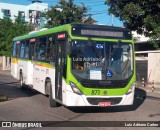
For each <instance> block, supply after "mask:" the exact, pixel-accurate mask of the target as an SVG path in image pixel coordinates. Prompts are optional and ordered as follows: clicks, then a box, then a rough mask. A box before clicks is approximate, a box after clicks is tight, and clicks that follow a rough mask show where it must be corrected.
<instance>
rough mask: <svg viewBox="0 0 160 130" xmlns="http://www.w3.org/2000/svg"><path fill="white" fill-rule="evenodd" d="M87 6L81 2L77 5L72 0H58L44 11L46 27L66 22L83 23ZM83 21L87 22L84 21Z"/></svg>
mask: <svg viewBox="0 0 160 130" xmlns="http://www.w3.org/2000/svg"><path fill="white" fill-rule="evenodd" d="M87 10H88V9H87V7H85V6H84V4H82V6H78V5H76V4H74V0H69V1H68V2H67V1H65V0H60V1H59V4H58V5H56V6H52V7H51V9H49V10H48V11H47V12H46V19H47V20H48V23H47V27H54V26H58V25H63V24H68V23H84V21H85V20H84V19H88V18H87ZM88 21H89V23H93V22H94V21H95V20H92V22H91V16H90V17H89V20H88ZM85 23H88V22H87V21H85Z"/></svg>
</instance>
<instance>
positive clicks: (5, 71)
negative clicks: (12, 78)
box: [0, 70, 11, 75]
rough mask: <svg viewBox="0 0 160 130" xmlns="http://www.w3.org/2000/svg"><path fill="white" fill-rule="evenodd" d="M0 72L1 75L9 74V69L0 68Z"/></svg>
mask: <svg viewBox="0 0 160 130" xmlns="http://www.w3.org/2000/svg"><path fill="white" fill-rule="evenodd" d="M0 74H2V75H11V70H0Z"/></svg>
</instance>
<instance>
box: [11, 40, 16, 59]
mask: <svg viewBox="0 0 160 130" xmlns="http://www.w3.org/2000/svg"><path fill="white" fill-rule="evenodd" d="M12 48H13V51H12V56H13V57H16V42H13V47H12Z"/></svg>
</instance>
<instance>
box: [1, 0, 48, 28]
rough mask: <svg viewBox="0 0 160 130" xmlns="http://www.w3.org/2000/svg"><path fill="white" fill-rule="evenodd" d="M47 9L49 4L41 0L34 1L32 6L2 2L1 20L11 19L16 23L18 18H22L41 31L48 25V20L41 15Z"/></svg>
mask: <svg viewBox="0 0 160 130" xmlns="http://www.w3.org/2000/svg"><path fill="white" fill-rule="evenodd" d="M47 9H48V4H47V3H42V2H41V1H40V0H33V1H32V4H30V5H17V4H9V3H2V2H0V18H1V19H3V18H10V19H11V20H13V21H14V20H15V19H16V17H17V16H20V17H21V19H22V20H24V21H26V22H29V23H31V24H32V25H33V27H34V28H37V29H41V28H42V27H43V25H44V24H45V23H46V19H45V18H44V17H43V16H42V15H41V14H42V12H45V11H46V10H47Z"/></svg>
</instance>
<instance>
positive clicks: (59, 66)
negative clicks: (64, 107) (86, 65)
mask: <svg viewBox="0 0 160 130" xmlns="http://www.w3.org/2000/svg"><path fill="white" fill-rule="evenodd" d="M65 36H66V34H65V33H63V34H58V35H57V43H56V48H57V49H56V50H57V51H56V73H55V98H56V99H58V100H62V86H63V82H62V77H65V76H64V75H66V74H65V72H66V65H65V42H66V41H65ZM64 70H65V71H64Z"/></svg>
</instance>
